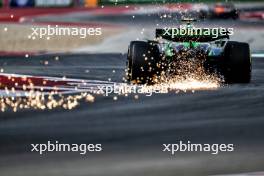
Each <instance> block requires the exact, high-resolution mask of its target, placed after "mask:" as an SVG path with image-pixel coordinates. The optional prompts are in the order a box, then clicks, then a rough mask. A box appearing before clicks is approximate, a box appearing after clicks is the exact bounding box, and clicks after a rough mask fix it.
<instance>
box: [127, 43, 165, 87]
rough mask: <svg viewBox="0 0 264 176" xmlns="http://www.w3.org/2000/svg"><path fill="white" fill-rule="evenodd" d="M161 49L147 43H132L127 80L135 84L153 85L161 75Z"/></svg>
mask: <svg viewBox="0 0 264 176" xmlns="http://www.w3.org/2000/svg"><path fill="white" fill-rule="evenodd" d="M159 55H160V54H159V49H158V47H157V45H155V44H151V43H148V42H145V41H132V42H131V43H130V45H129V48H128V55H127V80H128V81H129V82H133V83H140V84H146V83H153V82H154V77H155V76H156V75H158V74H159V68H158V67H159V66H158V60H159Z"/></svg>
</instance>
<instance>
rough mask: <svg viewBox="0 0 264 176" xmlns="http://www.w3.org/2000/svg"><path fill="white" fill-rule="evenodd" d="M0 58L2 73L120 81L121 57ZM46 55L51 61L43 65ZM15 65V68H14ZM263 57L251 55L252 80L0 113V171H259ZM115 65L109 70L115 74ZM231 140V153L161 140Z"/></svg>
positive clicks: (262, 164) (111, 174)
mask: <svg viewBox="0 0 264 176" xmlns="http://www.w3.org/2000/svg"><path fill="white" fill-rule="evenodd" d="M55 56H58V55H42V56H32V57H30V58H24V57H8V58H7V57H1V58H0V63H1V67H4V68H5V72H6V73H17V74H30V75H44V76H56V77H62V76H66V77H69V78H79V79H86V80H103V81H106V80H108V79H109V78H111V80H112V81H114V82H118V83H120V82H122V78H123V76H124V74H125V73H124V69H125V62H126V55H125V54H120V53H105V54H84V53H83V54H82V53H80V54H61V55H60V56H59V60H55V59H54V57H55ZM44 61H49V65H45V64H43V63H44ZM18 65H19V67H18ZM263 68H264V58H253V75H252V82H251V83H250V84H235V85H226V86H222V87H220V88H218V89H216V90H201V91H195V92H194V93H193V92H191V91H187V92H180V93H178V94H176V93H175V92H170V93H168V94H156V95H153V96H151V97H146V96H145V95H139V99H135V98H134V95H129V96H128V97H125V96H119V97H118V100H117V101H114V100H113V96H114V95H111V96H109V97H105V96H96V99H95V102H94V103H85V102H81V103H80V105H79V106H78V107H77V108H75V109H73V110H71V111H68V110H63V109H54V110H45V111H40V110H23V111H19V112H17V113H13V112H11V111H8V112H5V113H0V156H1V157H0V175H1V176H10V175H12V176H13V175H23V176H24V175H25V176H30V175H32V176H35V175H54V176H55V175H66V176H67V175H69V176H72V175H76V176H77V175H78V176H88V175H89V176H90V175H91V176H93V175H94V176H97V175H98V176H99V175H100V176H101V175H102V176H105V175H107V176H119V175H120V176H124V175H128V176H129V175H131V176H134V175H144V176H148V175H150V176H156V175H157V176H160V175H166V176H167V175H196V176H197V175H218V174H230V173H244V172H257V171H263V170H264V157H263V156H264V150H263V146H264V141H263V137H264V136H263V134H264V128H263V126H264V116H263V114H264V92H263V90H264V77H263V75H264V70H263ZM113 70H115V73H114V72H113ZM48 140H49V141H55V140H58V141H60V142H61V143H70V144H72V143H87V144H89V143H102V144H103V152H100V153H89V154H87V155H85V156H81V155H79V154H78V153H48V154H45V155H42V156H40V155H39V154H37V153H33V152H30V150H31V146H30V144H32V143H33V144H36V143H47V141H48ZM179 140H182V141H185V142H186V141H188V140H189V141H191V142H192V143H201V144H203V143H209V144H214V143H218V144H219V143H224V144H228V143H232V144H234V145H235V151H234V152H230V153H225V152H222V153H219V154H218V155H212V154H210V153H208V152H181V153H180V152H178V153H176V155H174V156H171V155H170V154H169V153H166V152H162V149H163V147H162V144H164V143H177V142H178V141H179Z"/></svg>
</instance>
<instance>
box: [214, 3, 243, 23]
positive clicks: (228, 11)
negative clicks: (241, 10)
mask: <svg viewBox="0 0 264 176" xmlns="http://www.w3.org/2000/svg"><path fill="white" fill-rule="evenodd" d="M209 12H210V15H209V16H210V17H211V18H218V19H219V18H223V19H227V18H232V19H237V18H238V17H239V15H238V11H237V9H236V8H235V6H234V4H232V3H217V4H215V5H214V6H213V7H212V8H211V9H210V10H209Z"/></svg>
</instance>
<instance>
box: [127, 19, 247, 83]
mask: <svg viewBox="0 0 264 176" xmlns="http://www.w3.org/2000/svg"><path fill="white" fill-rule="evenodd" d="M181 29H184V30H185V32H183V33H179V31H180V30H181ZM217 29H219V31H217V30H215V29H210V28H195V27H194V26H193V25H192V24H191V22H190V20H187V25H185V26H184V27H180V28H162V29H156V38H155V39H154V40H147V41H132V42H131V43H130V45H129V47H128V54H127V74H126V76H127V80H128V81H129V82H132V83H137V84H152V83H155V80H157V79H158V78H159V77H160V76H161V75H162V74H164V73H166V74H167V73H169V74H176V75H177V74H180V72H179V71H178V70H179V69H178V68H179V67H182V65H181V63H183V62H181V61H182V60H185V61H186V60H187V61H188V60H192V61H194V62H197V63H201V64H202V67H203V69H204V70H206V72H208V73H210V74H211V73H214V74H217V75H219V76H221V77H223V79H224V81H225V82H226V83H249V82H250V80H251V57H250V48H249V44H248V43H243V42H237V41H230V40H229V36H230V31H229V30H228V29H225V28H217ZM186 31H189V32H188V33H186ZM215 31H217V33H216V32H215ZM195 32H196V33H195ZM210 32H211V33H210ZM190 33H191V34H190ZM213 34H214V35H213ZM187 67H188V66H187Z"/></svg>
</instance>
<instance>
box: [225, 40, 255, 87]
mask: <svg viewBox="0 0 264 176" xmlns="http://www.w3.org/2000/svg"><path fill="white" fill-rule="evenodd" d="M224 57H225V66H224V78H225V82H226V83H249V82H250V80H251V57H250V49H249V45H248V44H247V43H240V42H233V41H229V42H227V44H226V46H225V49H224Z"/></svg>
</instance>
